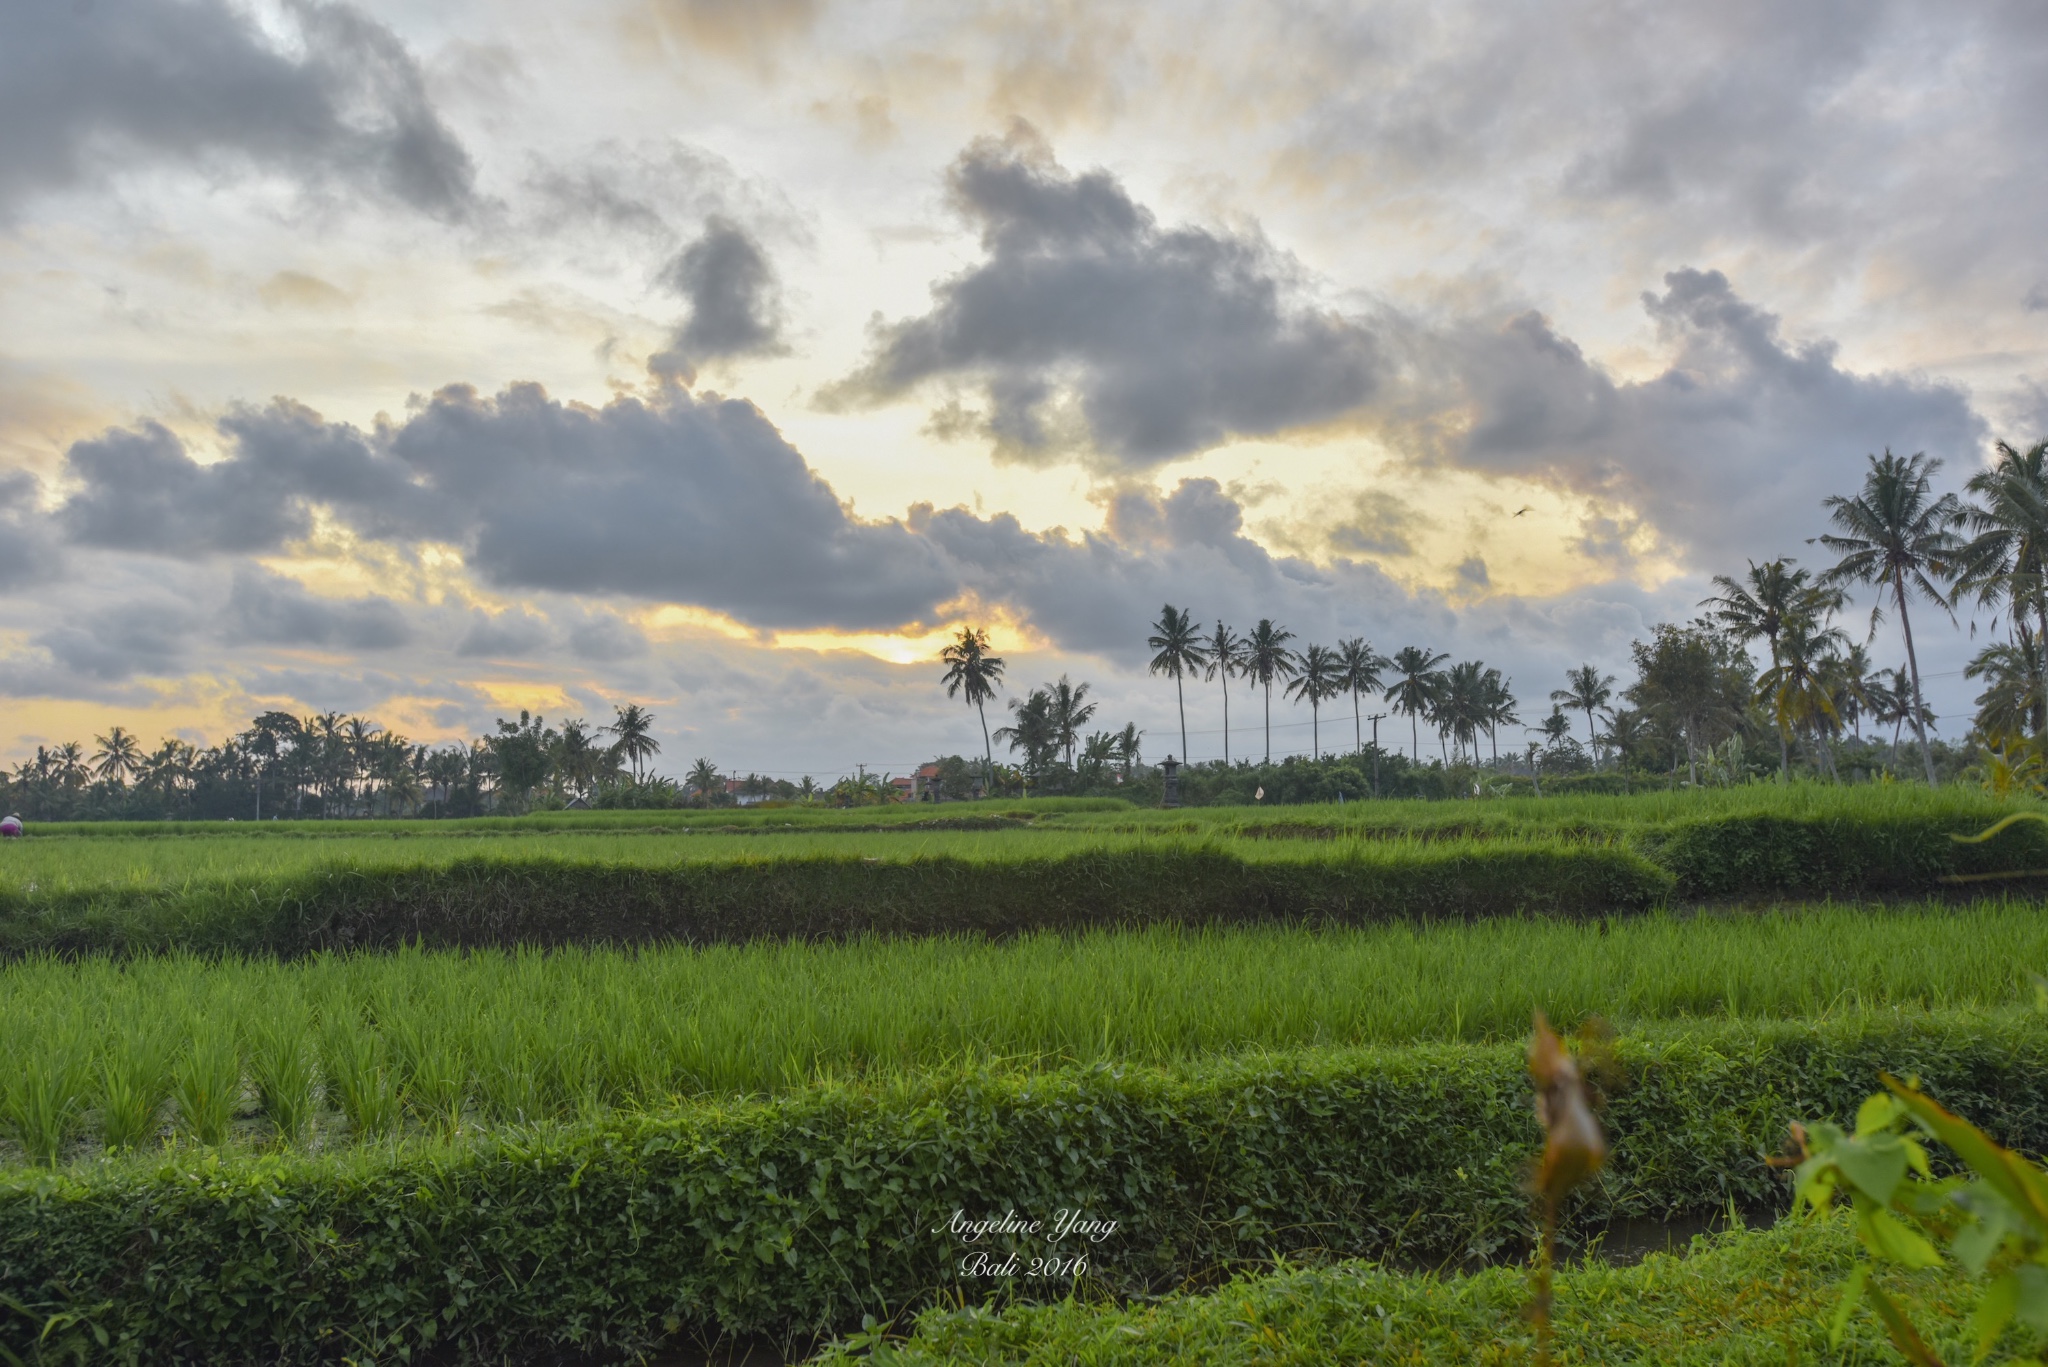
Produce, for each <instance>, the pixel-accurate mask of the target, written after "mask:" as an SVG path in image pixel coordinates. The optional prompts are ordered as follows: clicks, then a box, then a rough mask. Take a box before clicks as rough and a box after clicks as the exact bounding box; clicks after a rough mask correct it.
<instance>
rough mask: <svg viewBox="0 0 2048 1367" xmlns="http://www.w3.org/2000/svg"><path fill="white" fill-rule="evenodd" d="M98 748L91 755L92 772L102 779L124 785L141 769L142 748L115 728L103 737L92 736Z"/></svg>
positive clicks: (134, 740)
mask: <svg viewBox="0 0 2048 1367" xmlns="http://www.w3.org/2000/svg"><path fill="white" fill-rule="evenodd" d="M92 739H93V744H95V745H97V746H99V749H98V751H96V752H95V753H94V755H93V764H92V771H93V772H94V773H95V774H98V775H99V776H100V777H101V778H103V779H111V780H113V781H114V782H116V783H126V782H127V781H128V779H129V777H130V776H131V775H133V774H134V773H135V772H136V771H137V770H139V769H140V768H141V767H142V746H141V744H140V743H139V742H137V741H136V739H135V737H134V736H132V735H130V734H129V733H128V732H127V731H125V730H123V729H122V728H120V727H118V726H116V727H113V728H112V729H110V730H109V731H108V732H107V734H106V735H104V736H94V737H93V738H92Z"/></svg>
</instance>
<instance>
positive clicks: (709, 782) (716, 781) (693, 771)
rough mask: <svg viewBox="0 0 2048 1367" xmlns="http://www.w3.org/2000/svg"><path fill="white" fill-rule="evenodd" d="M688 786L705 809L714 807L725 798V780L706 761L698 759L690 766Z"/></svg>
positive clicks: (710, 763) (709, 762) (714, 766)
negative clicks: (701, 801) (700, 800)
mask: <svg viewBox="0 0 2048 1367" xmlns="http://www.w3.org/2000/svg"><path fill="white" fill-rule="evenodd" d="M689 784H690V787H691V788H693V789H695V790H696V793H697V796H698V797H699V798H701V799H702V800H703V802H704V805H705V806H707V807H711V806H715V805H716V804H717V803H719V802H720V801H722V800H723V799H724V797H725V778H724V776H723V775H721V774H720V773H719V772H718V766H717V765H715V764H713V763H712V762H711V761H710V760H708V759H703V758H701V757H700V758H699V759H698V761H697V762H696V763H695V764H693V765H691V766H690V773H689Z"/></svg>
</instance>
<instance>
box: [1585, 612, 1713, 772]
mask: <svg viewBox="0 0 2048 1367" xmlns="http://www.w3.org/2000/svg"><path fill="white" fill-rule="evenodd" d="M1714 582H1715V583H1722V582H1725V581H1723V580H1720V579H1716V580H1715V581H1714ZM1550 700H1551V701H1552V702H1554V703H1560V704H1562V705H1564V706H1566V707H1576V708H1578V709H1580V710H1581V711H1583V712H1584V713H1585V714H1586V748H1587V749H1588V750H1590V751H1591V752H1592V753H1593V757H1594V760H1595V762H1598V760H1599V756H1600V737H1599V734H1598V733H1597V731H1596V730H1595V728H1594V724H1593V723H1594V714H1595V713H1598V712H1604V711H1606V710H1607V704H1608V703H1610V702H1612V701H1613V700H1614V676H1613V675H1612V674H1609V675H1606V676H1604V677H1603V676H1602V675H1601V673H1600V671H1599V670H1597V669H1595V668H1593V666H1591V665H1580V666H1579V667H1578V668H1577V669H1573V670H1568V671H1567V672H1566V673H1565V676H1564V687H1563V688H1553V689H1551V690H1550Z"/></svg>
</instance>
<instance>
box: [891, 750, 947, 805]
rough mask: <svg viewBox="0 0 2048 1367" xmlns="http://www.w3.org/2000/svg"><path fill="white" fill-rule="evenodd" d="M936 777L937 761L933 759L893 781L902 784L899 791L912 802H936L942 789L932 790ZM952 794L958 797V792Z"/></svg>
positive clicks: (937, 773) (937, 776)
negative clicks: (904, 776) (906, 776)
mask: <svg viewBox="0 0 2048 1367" xmlns="http://www.w3.org/2000/svg"><path fill="white" fill-rule="evenodd" d="M938 779H939V766H938V762H937V761H936V760H934V761H933V762H932V763H930V764H920V765H918V766H917V769H916V772H914V773H912V774H911V775H910V777H909V778H899V779H896V780H894V782H896V783H899V784H902V785H904V786H903V788H902V789H901V791H902V793H903V795H904V797H905V798H907V799H909V800H910V801H912V802H936V801H938V800H939V796H940V793H941V792H943V791H944V789H943V787H941V789H940V792H934V791H932V789H933V785H934V784H937V783H938ZM953 796H955V797H958V796H960V794H958V793H955V794H954V795H953Z"/></svg>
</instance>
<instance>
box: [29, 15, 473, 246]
mask: <svg viewBox="0 0 2048 1367" xmlns="http://www.w3.org/2000/svg"><path fill="white" fill-rule="evenodd" d="M287 13H288V14H290V15H291V17H292V18H293V19H294V21H295V22H296V23H297V25H298V28H299V30H300V34H301V37H302V39H303V44H304V52H303V55H298V54H294V53H291V52H287V51H285V50H282V49H280V48H279V47H278V46H277V45H276V44H275V43H274V42H272V41H271V39H270V38H269V37H268V36H267V35H265V34H264V33H263V32H262V31H261V29H260V28H259V27H258V26H257V24H256V23H255V21H254V20H253V18H252V17H251V16H250V15H249V14H248V13H246V12H245V11H244V10H243V9H241V8H240V7H239V6H235V5H232V4H229V3H227V2H226V0H98V3H95V4H90V5H87V4H73V3H67V2H66V0H21V3H16V4H14V5H12V6H10V8H9V11H8V19H7V22H6V31H5V41H4V42H0V216H5V215H6V214H7V213H9V212H11V211H12V210H13V209H14V208H15V207H17V206H18V205H19V204H20V203H21V202H22V201H23V200H25V199H26V198H28V197H29V196H31V195H34V194H36V193H38V192H42V191H48V190H56V189H63V188H65V187H67V186H71V185H75V184H78V183H80V182H83V181H88V180H92V179H94V178H97V177H99V176H101V175H104V174H107V173H109V172H111V171H114V170H117V169H119V168H121V167H123V166H127V165H139V164H148V163H154V162H163V161H174V162H182V163H187V164H194V165H201V166H215V165H233V164H236V163H243V164H248V165H252V166H257V167H261V168H264V169H266V170H272V171H279V172H282V173H284V174H286V175H288V176H292V177H294V178H297V179H300V180H302V181H305V182H308V183H311V184H320V183H324V182H326V181H329V180H343V181H347V182H349V183H351V184H354V185H362V186H368V187H371V188H374V189H376V190H378V191H380V192H382V193H385V194H388V195H391V196H393V197H395V198H397V199H399V200H401V201H403V202H405V203H407V204H410V205H412V206H413V207H415V208H417V209H421V210H424V211H426V212H428V213H432V214H436V215H440V216H444V217H455V216H459V215H461V214H462V213H463V212H464V211H465V210H466V209H467V207H468V205H469V203H470V201H471V196H472V175H473V172H472V167H471V164H470V159H469V155H468V153H467V152H465V151H464V150H463V148H462V145H461V144H460V143H459V142H458V141H457V140H456V138H455V136H454V134H453V133H451V132H450V131H449V130H448V128H447V127H446V126H445V125H444V124H443V123H442V122H441V120H440V117H439V115H438V114H437V113H436V112H435V110H434V108H433V105H432V103H431V101H430V100H429V99H428V97H427V92H426V86H425V83H424V81H423V80H422V78H421V75H420V70H419V67H418V65H417V63H415V62H414V60H413V58H412V56H411V54H410V53H408V52H407V51H406V49H405V47H404V45H403V44H402V43H400V42H399V40H398V39H397V37H396V36H394V35H393V34H392V33H391V31H390V30H389V29H387V28H385V27H383V26H382V25H380V24H378V23H376V22H375V21H374V20H371V19H370V18H368V17H367V16H365V15H363V14H362V13H360V12H359V11H357V10H355V9H353V8H351V7H349V6H348V5H344V4H317V3H291V4H288V6H287Z"/></svg>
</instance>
